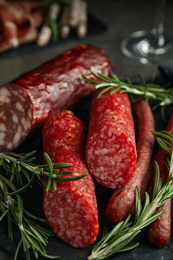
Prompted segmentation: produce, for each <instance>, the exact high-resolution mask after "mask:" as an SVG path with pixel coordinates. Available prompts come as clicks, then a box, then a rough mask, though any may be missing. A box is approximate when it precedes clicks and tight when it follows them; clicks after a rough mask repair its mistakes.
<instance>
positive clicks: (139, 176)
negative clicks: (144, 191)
mask: <svg viewBox="0 0 173 260" xmlns="http://www.w3.org/2000/svg"><path fill="white" fill-rule="evenodd" d="M134 109H135V113H136V117H137V121H138V140H137V167H136V171H135V175H134V176H133V178H132V179H131V180H130V181H129V183H127V185H126V186H125V187H123V188H121V189H117V190H115V191H114V193H113V194H112V196H111V198H110V200H109V202H108V205H107V208H106V217H107V219H108V220H109V222H110V223H118V222H120V221H121V220H123V219H124V218H125V217H126V216H127V215H128V214H129V213H132V212H133V210H134V205H135V187H136V186H138V189H139V191H141V187H142V186H143V185H145V186H146V184H145V176H146V174H147V170H148V168H149V166H150V161H151V158H152V154H153V149H154V143H155V138H154V136H153V135H152V134H151V132H150V131H154V130H155V122H154V117H153V113H152V111H151V108H150V106H149V104H148V102H147V101H145V100H139V101H137V102H135V103H134ZM146 181H147V183H148V177H147V180H146Z"/></svg>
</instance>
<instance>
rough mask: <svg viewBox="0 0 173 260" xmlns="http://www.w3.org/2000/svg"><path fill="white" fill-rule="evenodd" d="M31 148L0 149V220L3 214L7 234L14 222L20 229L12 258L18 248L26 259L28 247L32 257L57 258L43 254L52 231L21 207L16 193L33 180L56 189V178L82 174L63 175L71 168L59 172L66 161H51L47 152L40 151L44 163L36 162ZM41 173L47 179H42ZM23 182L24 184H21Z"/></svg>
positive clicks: (21, 204)
mask: <svg viewBox="0 0 173 260" xmlns="http://www.w3.org/2000/svg"><path fill="white" fill-rule="evenodd" d="M34 153H35V151H33V152H29V153H26V154H15V153H11V152H8V153H0V166H1V169H2V168H3V169H4V170H5V172H4V171H3V169H2V170H1V174H0V211H1V215H0V222H1V221H3V220H4V218H5V217H7V220H8V236H9V239H11V240H12V241H13V240H14V234H13V233H14V231H13V226H14V224H15V225H16V226H17V227H18V229H19V231H20V233H21V239H20V241H19V244H18V247H17V250H16V254H15V257H14V259H15V260H16V259H17V258H18V254H19V251H20V248H21V247H22V246H23V250H24V252H25V253H26V259H27V260H30V250H32V251H33V253H34V256H35V257H36V259H37V258H38V254H42V255H44V256H45V257H47V258H51V259H54V258H57V256H50V255H47V254H46V251H45V248H44V247H45V246H46V245H47V243H48V237H50V236H53V232H52V231H51V230H50V229H48V228H47V227H46V226H45V225H47V222H46V220H44V219H40V218H38V217H36V216H34V215H33V214H31V213H30V212H28V211H27V210H26V209H24V207H23V200H22V197H21V196H20V195H19V193H21V192H23V191H25V190H26V189H27V188H28V187H30V186H31V185H32V183H33V182H34V181H37V182H39V184H40V183H41V184H44V185H46V190H47V191H48V190H49V188H50V186H51V184H52V185H53V188H54V189H56V188H57V186H56V184H57V181H75V180H79V179H81V178H83V177H84V176H86V174H83V175H80V176H72V177H68V176H67V177H63V175H69V174H73V172H71V171H63V172H60V171H59V169H60V168H62V167H68V166H70V165H71V164H70V163H52V161H51V159H50V157H49V156H48V154H47V153H44V158H45V162H46V164H43V165H37V164H34V163H33V161H34V160H35V157H34V156H33V155H34ZM45 177H46V178H47V179H48V181H46V180H45ZM25 183H26V184H25Z"/></svg>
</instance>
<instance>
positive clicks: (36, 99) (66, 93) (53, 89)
mask: <svg viewBox="0 0 173 260" xmlns="http://www.w3.org/2000/svg"><path fill="white" fill-rule="evenodd" d="M90 70H92V71H94V72H101V73H103V74H105V75H108V74H109V72H110V70H112V65H111V62H110V60H109V58H108V57H107V56H106V54H105V52H104V51H103V50H101V49H99V48H97V47H95V46H91V45H81V46H78V47H74V48H72V49H70V50H68V51H66V52H64V53H62V54H60V55H58V56H57V57H55V58H54V59H52V60H50V61H47V62H45V63H44V64H42V65H41V66H40V67H38V68H36V69H34V70H32V71H29V72H26V73H24V74H22V75H21V76H20V77H18V78H17V79H15V80H14V81H13V82H11V83H9V84H7V85H4V86H1V87H0V93H1V94H2V95H1V99H0V112H1V114H2V115H3V116H2V117H1V119H0V120H1V121H0V123H1V124H3V127H2V128H0V152H4V151H10V150H13V149H15V148H16V147H17V146H19V145H20V144H21V143H22V142H23V141H24V140H25V138H26V137H27V136H28V135H29V134H30V133H31V132H32V131H33V130H35V129H36V128H38V127H39V126H40V125H41V124H42V123H44V121H45V120H46V119H47V118H48V116H49V115H50V113H52V114H54V113H57V112H59V111H61V110H63V109H68V108H70V107H72V106H73V105H75V104H76V103H77V102H78V101H79V100H80V99H82V98H85V97H87V96H88V95H90V94H91V93H92V92H93V90H94V87H93V86H91V85H89V84H86V83H85V81H84V80H83V78H82V73H83V74H85V75H86V76H87V77H90V78H91V77H93V76H92V74H91V72H90ZM11 89H14V91H15V93H16V94H15V95H13V93H14V92H11ZM6 93H8V104H7V100H6V99H5V97H6V96H7V94H6ZM15 103H16V104H20V108H19V107H18V108H19V109H18V108H16V106H14V104H15ZM27 109H28V111H27ZM23 110H24V111H23ZM9 114H10V115H11V116H12V114H14V117H15V118H16V120H15V121H14V120H13V121H12V123H13V124H12V129H13V130H12V132H11V131H10V128H8V126H9V125H10V124H11V116H10V118H9V117H8V115H9ZM28 115H29V116H28ZM23 118H24V120H23ZM21 120H22V122H23V123H22V122H21ZM25 121H26V122H25ZM25 125H26V126H25ZM25 127H26V129H25ZM18 128H22V129H23V130H24V131H22V132H21V131H18ZM15 131H17V133H18V135H19V137H18V138H17V141H16V140H15V137H14V135H13V134H12V133H15ZM9 144H10V145H9Z"/></svg>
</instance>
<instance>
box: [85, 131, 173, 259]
mask: <svg viewBox="0 0 173 260" xmlns="http://www.w3.org/2000/svg"><path fill="white" fill-rule="evenodd" d="M153 134H155V135H156V138H157V139H158V140H159V141H160V140H161V142H160V145H161V147H162V148H163V149H166V150H167V151H169V153H170V154H171V158H170V160H169V161H168V168H169V180H168V182H167V183H166V184H165V185H164V186H163V187H162V180H161V178H160V173H159V167H158V164H157V162H155V180H154V187H153V198H152V199H150V197H149V194H148V193H146V194H145V203H144V206H143V207H142V204H141V199H140V193H139V190H138V188H137V187H136V203H135V216H134V222H130V219H131V216H130V215H129V216H128V217H127V219H126V220H125V221H121V222H120V223H118V224H117V225H116V226H115V227H114V228H113V229H112V230H111V231H110V232H105V233H104V235H103V237H102V239H101V240H100V241H99V242H98V243H97V244H96V245H95V246H94V248H93V250H92V254H91V255H90V256H89V257H88V260H92V259H106V258H108V257H110V256H111V255H113V254H115V253H119V252H125V251H128V250H131V249H133V248H135V247H136V246H138V243H135V244H132V245H128V244H129V243H130V242H131V241H132V240H133V238H134V237H135V236H137V234H138V233H139V232H141V230H142V229H143V228H145V227H146V226H148V225H149V224H151V223H152V222H153V221H155V220H156V219H157V218H158V217H159V216H161V215H162V214H164V213H165V212H166V211H162V212H159V213H157V214H155V210H156V209H157V208H158V207H160V206H161V205H163V204H164V203H165V201H166V200H167V199H169V198H172V197H173V185H172V181H173V153H172V152H171V149H172V148H173V135H172V134H170V133H168V132H166V131H163V132H153ZM170 148H171V149H170Z"/></svg>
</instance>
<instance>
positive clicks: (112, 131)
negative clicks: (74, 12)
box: [0, 45, 173, 248]
mask: <svg viewBox="0 0 173 260" xmlns="http://www.w3.org/2000/svg"><path fill="white" fill-rule="evenodd" d="M112 70H113V68H112V64H111V61H110V59H109V58H108V57H107V55H106V53H105V52H104V51H103V50H101V49H99V48H97V47H95V46H91V45H81V46H78V47H74V48H72V49H70V50H68V51H66V52H64V53H62V54H60V55H58V56H57V57H55V58H54V59H52V60H50V61H48V62H46V63H44V64H42V65H41V66H40V67H39V68H36V69H34V70H32V71H29V72H26V73H24V74H23V75H21V76H20V77H18V78H17V79H15V80H14V81H13V82H11V83H9V84H6V85H3V86H1V87H0V115H1V116H0V118H1V122H0V152H4V151H12V150H14V149H15V148H16V147H18V146H19V145H21V144H22V143H23V142H24V141H25V140H26V139H27V138H29V136H30V135H31V134H32V133H33V131H34V130H35V129H37V128H38V127H40V126H43V131H42V133H43V149H44V152H47V153H48V154H49V156H50V157H51V159H52V161H53V162H54V163H55V162H69V163H71V164H72V165H71V166H70V167H69V168H68V170H70V171H73V172H74V175H76V176H77V175H80V174H83V173H88V175H87V176H86V177H84V178H83V179H81V180H78V181H73V182H60V181H59V182H57V190H54V189H53V187H51V188H50V190H49V191H48V192H46V191H45V190H44V196H43V208H44V212H45V216H46V218H47V220H48V222H49V224H50V226H51V228H52V229H53V231H54V232H55V234H56V235H57V236H58V237H60V238H61V239H62V240H63V241H65V242H66V243H68V244H70V245H71V246H73V247H80V248H82V247H85V246H87V245H89V244H91V243H93V242H94V241H95V240H96V238H97V235H98V233H99V221H98V210H97V197H96V193H95V187H94V182H93V178H94V179H95V180H96V181H98V182H99V183H100V184H101V185H104V186H106V187H107V188H110V189H112V190H113V194H112V196H111V197H110V200H109V202H108V204H107V208H106V212H105V215H106V217H107V219H108V220H109V222H110V223H118V222H119V221H121V220H123V219H124V218H125V217H126V216H127V215H128V214H129V213H133V212H134V205H135V187H136V186H138V189H139V191H140V193H141V197H142V198H143V197H144V193H145V191H149V190H150V188H151V183H152V179H153V167H152V163H151V162H152V156H153V149H154V145H155V139H154V136H153V135H152V134H151V131H154V130H155V122H154V117H153V113H152V111H151V108H150V105H149V103H148V102H147V101H146V100H144V99H141V100H138V101H136V102H135V103H134V111H135V114H136V118H137V122H138V138H137V144H136V141H135V128H134V120H133V116H132V107H131V103H130V100H129V97H128V95H127V94H126V93H119V92H115V93H114V94H110V93H109V91H107V92H105V93H104V94H103V95H102V96H100V97H99V98H97V93H96V94H95V95H94V97H93V99H92V104H91V107H90V113H89V125H88V129H87V127H86V126H85V125H84V123H83V122H82V121H81V120H80V119H79V118H77V117H76V116H75V115H74V114H73V113H72V112H71V111H70V110H69V109H70V108H71V107H73V106H74V105H75V104H77V103H78V101H80V100H81V99H84V98H86V97H88V96H90V94H91V93H93V92H94V87H93V86H91V85H89V84H87V83H86V82H85V81H84V79H83V77H82V74H85V75H86V76H87V77H89V78H92V79H95V77H94V76H93V74H92V73H91V72H90V71H93V72H95V73H96V72H100V73H102V74H104V75H107V76H108V75H109V73H110V71H112ZM95 80H96V79H95ZM11 122H12V123H11ZM172 130H173V116H172V117H171V119H170V123H169V125H168V128H167V131H169V132H170V131H172ZM167 158H168V154H167V153H166V152H165V151H163V149H161V148H160V149H159V151H158V155H157V160H158V163H159V166H160V172H161V177H162V179H163V183H165V182H166V180H167V178H168V172H167V169H165V165H164V163H165V162H166V159H167ZM61 170H62V171H63V170H64V169H61ZM66 176H68V175H65V177H66ZM170 202H171V201H170V200H168V201H167V202H166V203H165V204H164V205H163V207H166V208H168V209H169V211H168V212H167V213H165V214H163V216H162V217H161V218H159V219H158V220H157V221H155V222H154V223H153V224H151V225H150V226H149V229H148V238H149V240H150V241H151V242H152V243H155V244H156V245H157V246H158V247H162V246H164V245H166V244H167V243H168V242H169V237H170V224H171V221H170V220H171V216H170V210H171V209H170V207H171V203H170Z"/></svg>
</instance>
